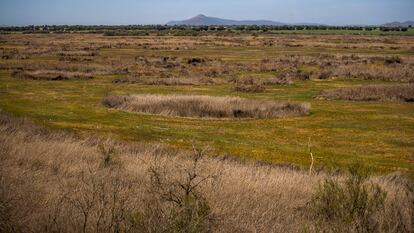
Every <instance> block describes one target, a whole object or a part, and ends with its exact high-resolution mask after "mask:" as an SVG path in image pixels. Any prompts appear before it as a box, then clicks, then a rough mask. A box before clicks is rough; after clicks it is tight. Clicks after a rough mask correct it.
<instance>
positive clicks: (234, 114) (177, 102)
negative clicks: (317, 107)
mask: <svg viewBox="0 0 414 233" xmlns="http://www.w3.org/2000/svg"><path fill="white" fill-rule="evenodd" d="M102 103H103V105H104V106H106V107H109V108H116V109H121V110H125V111H131V112H141V113H151V114H159V115H164V116H180V117H207V118H273V117H293V116H303V115H307V114H309V111H310V105H309V104H296V103H288V102H275V101H270V100H248V99H242V98H238V97H211V96H197V95H189V96H185V95H128V96H108V97H105V98H104V99H103V100H102Z"/></svg>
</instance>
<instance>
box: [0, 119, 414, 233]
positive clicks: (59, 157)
mask: <svg viewBox="0 0 414 233" xmlns="http://www.w3.org/2000/svg"><path fill="white" fill-rule="evenodd" d="M194 155H197V156H194ZM198 155H201V152H200V151H196V153H191V154H188V153H185V152H183V153H179V154H177V152H174V151H173V150H171V149H167V148H163V147H162V146H151V145H144V144H135V145H128V144H125V143H120V142H114V141H110V140H99V139H96V138H88V139H84V140H79V139H76V138H74V137H73V136H71V135H68V134H63V133H50V132H48V131H47V130H45V129H43V128H39V127H36V126H34V125H32V124H31V123H30V122H27V121H21V120H14V119H11V118H9V117H7V116H4V115H0V158H1V160H2V163H1V164H0V177H1V178H0V182H1V185H0V231H1V232H177V231H178V230H177V229H178V228H177V227H182V226H181V225H180V226H178V225H174V224H171V222H173V223H174V221H175V220H177V218H176V216H181V214H183V212H181V211H184V213H187V212H186V209H182V208H180V207H179V205H178V204H174V203H182V204H183V205H185V206H187V207H191V208H192V209H194V210H196V209H197V210H198V212H197V213H194V212H193V213H191V217H192V218H191V219H192V220H193V221H192V222H190V223H191V224H187V225H186V226H191V227H198V228H192V231H191V232H302V231H303V230H304V229H308V230H309V231H311V232H313V230H312V229H316V228H314V227H313V226H314V224H315V222H314V221H313V219H312V218H311V217H310V216H309V215H308V212H309V210H308V207H307V203H309V202H310V201H311V198H312V196H313V195H314V193H315V190H316V188H317V187H318V183H319V182H320V181H322V180H323V179H326V178H333V179H335V180H338V182H340V180H341V179H342V178H341V176H335V177H331V176H328V175H326V174H323V173H320V174H314V175H312V176H309V175H308V174H307V172H304V171H300V170H292V169H290V168H286V167H285V168H283V167H276V166H267V165H260V166H259V165H255V164H250V163H240V162H237V161H233V160H229V159H225V158H216V159H214V158H207V157H205V156H198ZM188 178H190V179H188ZM372 182H375V183H376V184H379V185H380V186H381V187H382V188H383V189H384V190H385V191H386V192H387V199H386V202H385V207H386V208H385V209H384V212H381V213H380V214H381V215H379V216H376V217H378V219H379V221H380V223H381V228H379V229H381V230H380V232H394V231H392V230H393V229H397V230H398V231H399V232H412V230H413V221H414V220H413V216H414V215H413V210H414V208H413V203H414V202H413V200H414V199H413V192H412V189H411V191H410V186H407V185H408V184H407V183H406V182H405V181H404V179H402V178H401V177H400V176H396V175H394V176H388V177H380V178H375V179H373V180H372ZM181 185H182V186H181ZM183 187H184V188H185V189H183ZM188 187H189V188H191V189H187V188H188ZM186 190H187V191H186ZM185 193H189V194H188V195H186V194H185ZM183 197H189V198H190V199H182V198H183ZM194 198H196V199H195V200H200V201H202V202H193V201H191V202H186V201H185V200H188V201H189V200H194ZM183 201H184V202H183ZM184 203H187V204H184ZM188 203H190V204H188ZM203 203H204V204H203ZM177 211H178V212H177ZM194 214H195V215H194ZM186 216H187V215H186ZM179 220H182V219H181V218H179ZM351 224H353V223H351ZM180 229H183V228H180ZM186 230H187V231H184V232H190V231H189V230H190V229H186ZM315 232H316V230H315Z"/></svg>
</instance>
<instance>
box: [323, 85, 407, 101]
mask: <svg viewBox="0 0 414 233" xmlns="http://www.w3.org/2000/svg"><path fill="white" fill-rule="evenodd" d="M318 97H319V98H321V99H332V100H354V101H403V102H414V85H412V84H404V85H368V86H358V87H350V88H341V89H334V90H327V91H322V92H321V93H320V94H319V96H318Z"/></svg>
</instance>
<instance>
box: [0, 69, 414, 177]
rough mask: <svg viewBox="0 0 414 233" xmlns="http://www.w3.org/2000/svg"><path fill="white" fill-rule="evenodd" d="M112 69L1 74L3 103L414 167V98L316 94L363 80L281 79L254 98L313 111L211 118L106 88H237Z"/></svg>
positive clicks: (305, 158) (217, 146)
mask: <svg viewBox="0 0 414 233" xmlns="http://www.w3.org/2000/svg"><path fill="white" fill-rule="evenodd" d="M112 78H113V77H112V76H102V77H99V78H96V79H94V80H90V81H69V82H67V81H57V82H48V81H28V80H25V81H22V80H15V79H12V78H11V77H9V75H8V74H7V73H5V72H2V73H1V74H0V89H1V92H0V108H1V109H2V110H3V111H6V112H10V113H13V114H15V115H17V116H27V117H30V118H33V119H35V120H36V121H37V122H39V123H42V124H45V125H47V126H51V127H56V128H63V129H69V130H75V131H78V132H98V133H100V134H106V135H115V136H116V137H117V138H120V139H125V140H131V141H148V142H162V143H167V144H169V145H173V146H177V147H179V148H189V147H190V145H191V144H192V143H196V144H202V145H204V146H210V147H211V148H212V149H213V151H215V152H217V153H218V154H230V155H236V156H241V157H243V158H249V159H255V160H264V161H269V162H275V163H281V164H285V163H293V164H296V165H299V166H308V165H309V163H310V159H309V154H308V139H309V137H311V141H312V142H311V144H312V150H313V152H314V154H315V156H316V165H317V166H319V167H323V166H325V167H326V166H327V167H330V166H337V165H345V164H348V163H352V162H355V161H361V162H365V163H367V164H369V165H372V166H373V167H375V169H376V170H377V171H379V172H389V171H394V170H402V171H405V172H408V173H412V172H414V170H413V169H414V166H413V162H414V106H413V105H412V104H410V103H367V102H347V101H324V100H315V99H314V98H313V96H314V95H315V94H317V93H318V91H319V90H322V89H325V88H332V87H343V86H351V85H356V84H362V83H364V82H363V81H329V80H325V81H319V80H310V81H305V82H301V83H297V84H294V85H291V86H274V87H272V88H269V89H268V90H266V92H264V93H260V94H245V95H242V96H244V97H246V98H266V99H275V100H290V101H300V102H309V103H311V104H312V113H311V115H310V116H306V117H298V118H292V119H267V120H211V119H205V120H200V119H188V118H171V117H161V116H154V115H145V114H134V113H126V112H122V111H116V110H108V109H106V108H104V107H103V106H102V105H101V103H100V101H101V98H102V97H103V96H105V95H106V94H108V93H111V94H127V93H159V94H171V93H174V94H177V93H180V94H205V95H212V96H225V95H235V93H234V92H231V88H230V87H229V86H226V85H223V86H198V87H195V86H192V87H182V86H172V87H166V86H142V85H135V84H134V85H131V84H113V83H111V80H112Z"/></svg>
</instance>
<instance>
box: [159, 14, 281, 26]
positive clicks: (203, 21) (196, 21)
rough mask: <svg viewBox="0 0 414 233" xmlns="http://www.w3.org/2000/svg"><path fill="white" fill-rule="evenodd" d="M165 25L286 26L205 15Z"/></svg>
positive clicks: (269, 22)
mask: <svg viewBox="0 0 414 233" xmlns="http://www.w3.org/2000/svg"><path fill="white" fill-rule="evenodd" d="M167 25H193V26H201V25H205V26H211V25H215V26H222V25H272V26H283V25H288V24H286V23H281V22H275V21H270V20H230V19H220V18H214V17H207V16H205V15H197V16H196V17H193V18H191V19H187V20H182V21H170V22H168V23H167Z"/></svg>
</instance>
